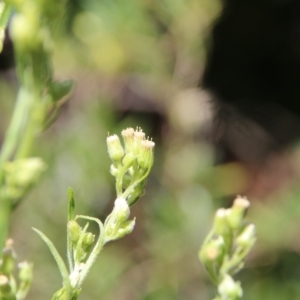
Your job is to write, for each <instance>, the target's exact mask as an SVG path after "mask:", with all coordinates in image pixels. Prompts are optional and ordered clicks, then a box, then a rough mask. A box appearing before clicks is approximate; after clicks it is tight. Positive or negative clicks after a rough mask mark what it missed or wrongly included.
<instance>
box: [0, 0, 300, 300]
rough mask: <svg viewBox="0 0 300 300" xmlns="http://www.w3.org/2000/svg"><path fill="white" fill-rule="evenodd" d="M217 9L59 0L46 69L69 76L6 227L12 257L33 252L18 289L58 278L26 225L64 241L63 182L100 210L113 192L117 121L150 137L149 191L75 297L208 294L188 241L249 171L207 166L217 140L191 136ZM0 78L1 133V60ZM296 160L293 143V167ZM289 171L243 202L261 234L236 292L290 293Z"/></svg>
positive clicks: (297, 263)
mask: <svg viewBox="0 0 300 300" xmlns="http://www.w3.org/2000/svg"><path fill="white" fill-rule="evenodd" d="M220 9H221V6H220V2H219V1H217V0H151V1H150V0H130V1H123V0H113V1H112V0H97V1H96V0H69V3H68V10H67V11H66V12H65V16H64V20H63V21H62V22H61V23H60V24H54V25H56V26H57V28H56V29H57V35H56V37H55V51H54V70H55V76H56V77H57V78H58V79H65V78H72V79H74V80H75V81H76V82H77V87H76V89H75V92H74V94H73V96H72V97H71V99H70V101H69V102H68V103H66V104H65V105H64V106H63V107H62V111H61V115H60V116H59V118H58V120H57V121H56V122H55V123H54V124H53V125H52V127H50V128H49V129H48V130H47V131H46V132H44V133H43V134H41V135H40V137H39V140H38V143H37V144H38V147H36V149H35V153H36V155H37V156H41V157H43V159H44V160H45V161H46V162H47V164H48V166H49V168H48V170H47V171H46V174H45V175H44V177H43V180H42V181H41V183H40V184H39V185H38V186H37V188H35V190H34V191H32V192H31V194H30V195H29V196H28V197H27V198H26V200H25V201H23V202H22V203H21V205H20V206H19V207H18V208H17V209H16V210H15V212H14V214H13V220H12V225H11V236H12V237H13V238H14V240H15V248H16V249H17V252H18V254H19V256H20V259H21V260H22V259H25V258H26V259H28V260H30V261H33V262H34V283H33V287H32V289H31V292H30V294H29V296H28V299H32V300H34V299H49V298H50V295H52V293H53V291H55V290H56V289H57V288H58V287H59V286H60V284H61V283H60V280H61V279H60V275H59V273H58V271H57V270H56V265H55V262H54V261H53V259H52V257H51V255H50V254H49V253H48V251H47V249H46V247H45V245H44V244H43V243H42V242H41V240H40V239H39V238H38V237H37V236H36V235H35V234H34V232H33V231H32V230H31V227H37V228H40V229H41V230H42V231H44V232H47V233H48V236H49V237H50V238H51V239H52V240H53V241H55V244H56V245H58V250H59V251H60V252H61V253H65V247H66V245H65V238H66V232H65V226H66V215H67V188H68V187H69V186H70V187H72V188H73V189H74V192H75V197H76V203H77V208H76V211H77V212H78V213H80V214H86V215H87V214H89V215H93V216H95V217H100V218H101V219H103V217H104V216H105V215H107V213H108V212H109V211H110V209H111V207H112V205H113V200H114V197H115V195H114V181H113V177H112V176H111V175H110V173H109V165H110V163H109V158H108V155H107V153H106V151H107V150H106V145H105V141H106V137H107V133H108V132H109V133H110V134H113V133H119V132H120V130H121V129H123V128H125V127H127V126H131V127H135V126H141V127H142V128H143V129H144V131H145V132H146V133H147V134H149V135H151V136H153V137H154V141H155V142H156V145H157V147H156V153H155V163H154V168H153V169H154V170H153V172H152V174H151V176H150V178H149V180H148V184H147V188H146V195H145V196H143V198H142V199H141V201H139V203H138V204H137V205H135V206H134V207H133V209H132V216H136V217H137V224H136V228H135V229H134V231H133V233H132V234H131V235H130V236H127V237H126V238H124V239H122V240H120V241H117V242H115V243H113V244H111V245H108V246H107V247H106V248H105V249H104V251H103V253H102V254H101V256H100V257H99V259H98V261H97V263H96V265H95V266H94V267H93V269H92V271H91V274H90V276H89V277H88V279H87V281H86V282H85V284H84V286H83V292H82V295H81V297H82V299H86V300H89V299H107V300H110V299H122V300H126V299H130V300H135V299H136V300H154V299H155V300H156V299H189V300H193V299H203V300H205V299H207V300H209V299H211V298H212V297H213V295H214V291H213V287H212V286H211V284H210V282H209V280H208V278H207V274H206V273H205V271H204V270H203V268H202V266H201V265H200V263H199V261H198V256H197V253H198V250H199V247H200V245H201V243H202V241H203V239H204V237H205V235H206V234H207V232H208V229H209V228H210V226H211V223H212V219H213V214H214V211H215V209H216V208H217V207H219V206H220V202H221V200H220V199H224V198H230V199H231V200H233V199H234V196H235V195H236V194H238V193H240V192H241V191H243V190H244V187H245V185H246V183H247V180H248V179H247V174H246V172H245V170H244V169H243V168H242V167H241V166H240V165H239V164H227V165H223V166H213V162H214V151H213V149H212V148H211V146H210V145H208V144H207V143H205V142H204V141H203V140H202V139H200V138H199V131H200V129H202V128H203V127H204V126H205V121H206V117H207V113H206V112H207V110H205V107H203V105H202V104H203V103H206V98H205V97H206V95H205V93H203V92H202V91H201V90H199V89H197V85H198V82H199V80H200V78H201V74H202V70H203V68H204V66H205V54H206V50H207V45H208V44H209V33H210V29H211V24H212V23H213V21H214V19H215V18H216V17H217V15H218V13H219V11H220ZM0 88H1V91H2V92H1V93H0V139H1V138H2V137H3V133H4V131H5V129H6V127H7V124H8V121H9V116H10V115H11V111H12V108H13V103H14V99H15V94H16V89H17V83H16V79H15V75H14V70H13V69H11V70H8V71H5V72H3V74H2V75H1V82H0ZM203 99H204V101H200V100H203ZM299 162H300V156H299V154H298V152H297V151H295V153H294V154H293V163H294V164H295V165H296V167H295V168H296V169H297V170H299V166H300V164H299ZM297 170H296V171H297ZM298 180H299V176H297V172H296V176H295V179H294V181H293V183H291V184H290V185H288V186H286V187H285V188H283V189H281V190H280V192H276V193H273V194H271V195H270V196H269V198H270V199H265V201H264V202H259V201H254V202H253V203H252V206H251V211H250V214H251V217H249V218H251V220H252V221H253V222H254V223H255V224H256V226H257V228H258V242H257V245H256V247H255V249H254V250H253V251H252V254H251V255H250V258H249V261H248V264H247V266H248V267H247V268H246V269H245V270H244V271H243V272H242V273H241V274H240V275H239V276H238V277H239V278H238V279H239V280H241V281H242V285H243V289H244V291H245V297H244V299H246V300H247V299H264V300H268V299H272V300H276V299H298V298H299V296H298V295H299V294H300V291H299V284H298V283H299V280H300V257H299V255H298V254H296V253H297V252H298V251H299V248H300V242H299V241H300V239H299V238H298V237H299V236H300V234H299V230H298V224H299V219H300V202H299V196H298V195H299V188H298V187H297V181H298ZM250 200H255V199H250ZM227 204H228V205H229V203H227ZM95 229H96V228H95ZM46 278H47V280H45V279H46Z"/></svg>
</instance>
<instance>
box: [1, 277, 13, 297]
mask: <svg viewBox="0 0 300 300" xmlns="http://www.w3.org/2000/svg"><path fill="white" fill-rule="evenodd" d="M0 293H1V296H3V299H11V298H10V297H13V295H12V290H11V286H10V282H9V279H8V277H7V276H5V275H0Z"/></svg>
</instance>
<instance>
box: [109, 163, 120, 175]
mask: <svg viewBox="0 0 300 300" xmlns="http://www.w3.org/2000/svg"><path fill="white" fill-rule="evenodd" d="M110 174H111V175H112V176H114V177H117V176H118V175H119V169H118V168H116V166H115V165H114V164H111V165H110Z"/></svg>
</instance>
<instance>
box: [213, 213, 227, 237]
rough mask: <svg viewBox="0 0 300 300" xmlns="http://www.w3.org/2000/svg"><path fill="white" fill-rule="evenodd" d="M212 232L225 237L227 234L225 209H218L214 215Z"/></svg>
mask: <svg viewBox="0 0 300 300" xmlns="http://www.w3.org/2000/svg"><path fill="white" fill-rule="evenodd" d="M214 232H215V233H216V234H219V235H226V234H228V232H229V225H228V222H227V210H226V209H225V208H220V209H218V210H217V212H216V214H215V219H214Z"/></svg>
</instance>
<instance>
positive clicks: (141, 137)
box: [134, 128, 145, 147]
mask: <svg viewBox="0 0 300 300" xmlns="http://www.w3.org/2000/svg"><path fill="white" fill-rule="evenodd" d="M134 139H135V143H136V146H137V147H139V146H140V144H141V142H142V141H143V140H144V139H145V133H144V132H143V130H142V128H137V129H136V130H135V131H134Z"/></svg>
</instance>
